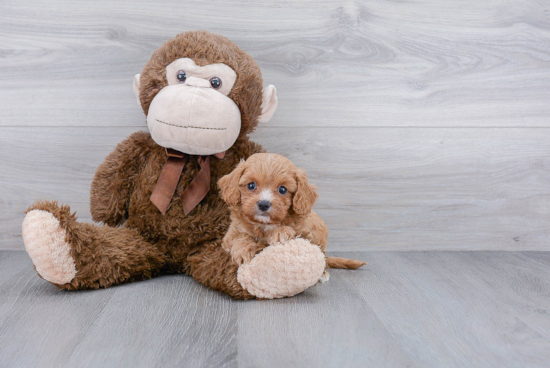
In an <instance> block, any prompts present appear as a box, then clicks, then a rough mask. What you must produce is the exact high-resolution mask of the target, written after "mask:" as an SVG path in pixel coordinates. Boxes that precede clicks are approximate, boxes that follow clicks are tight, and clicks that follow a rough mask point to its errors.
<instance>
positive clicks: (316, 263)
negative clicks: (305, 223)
mask: <svg viewBox="0 0 550 368" xmlns="http://www.w3.org/2000/svg"><path fill="white" fill-rule="evenodd" d="M288 265H291V266H292V267H291V268H290V269H289V268H288ZM266 269H267V270H269V271H270V272H264V270H266ZM324 271H325V257H324V254H323V253H321V252H319V247H318V246H317V245H314V244H311V243H310V242H309V241H308V240H306V239H302V238H297V239H292V240H290V241H287V242H285V243H276V244H273V245H271V246H269V247H267V248H265V249H264V250H262V251H261V252H260V253H259V254H258V255H257V256H256V257H254V258H253V259H252V261H251V262H250V263H246V264H243V265H242V266H241V267H239V271H238V276H237V277H238V281H239V282H240V283H241V284H242V285H243V286H244V288H245V289H246V290H248V291H249V292H250V293H252V294H254V295H256V296H257V297H258V298H265V299H274V298H283V297H287V296H293V295H296V294H298V293H300V292H302V291H303V290H304V285H307V287H309V286H313V285H315V284H316V283H317V281H319V279H320V278H321V276H322V275H323V272H324ZM280 274H285V275H287V276H286V277H287V280H288V282H281V281H280V279H279V276H278V275H280ZM326 277H327V279H328V274H327V276H326Z"/></svg>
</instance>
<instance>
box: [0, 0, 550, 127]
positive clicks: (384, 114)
mask: <svg viewBox="0 0 550 368" xmlns="http://www.w3.org/2000/svg"><path fill="white" fill-rule="evenodd" d="M1 7H2V8H1V11H0V14H1V15H0V25H1V26H0V48H1V49H2V50H3V51H2V53H1V54H0V56H1V59H0V62H1V68H0V71H1V72H0V109H1V110H2V112H3V114H2V115H3V117H2V119H1V120H0V125H3V126H21V125H29V126H43V125H54V126H59V125H63V126H65V125H75V126H90V125H92V126H96V125H101V126H113V125H115V126H120V125H133V126H135V125H140V126H142V125H144V119H143V118H142V116H141V113H140V110H139V108H138V107H137V106H136V104H135V98H134V97H133V95H132V88H131V84H132V78H133V76H134V74H136V73H139V72H140V71H141V69H142V68H143V65H144V64H145V62H146V61H147V59H148V58H149V56H150V54H151V53H152V52H153V51H154V50H155V49H156V48H157V47H158V46H159V45H160V44H161V43H162V42H164V41H165V40H166V39H168V38H170V37H173V36H174V35H175V34H177V33H180V32H182V31H186V30H193V29H203V28H207V29H209V30H211V31H213V32H217V33H222V34H224V35H226V36H227V37H229V38H230V39H232V40H234V41H235V42H237V44H239V45H240V46H241V47H242V48H244V49H245V50H246V51H247V52H249V53H250V54H251V55H252V56H253V57H255V58H256V59H257V60H258V62H259V63H260V65H261V67H262V68H263V71H264V76H265V80H266V83H273V84H275V85H276V86H277V87H278V88H279V96H280V109H279V111H278V113H277V115H276V117H275V119H274V120H273V121H272V122H271V123H270V126H295V125H296V124H300V125H302V126H304V125H307V126H335V125H336V126H545V127H546V126H548V115H549V113H550V104H548V101H549V100H550V89H549V88H548V85H549V83H550V63H549V62H548V61H549V60H550V49H549V47H548V45H549V43H550V21H549V18H548V14H549V12H550V3H548V2H547V1H541V0H526V1H521V2H519V3H518V2H517V1H514V0H499V1H491V2H479V1H475V0H468V1H460V2H444V3H442V2H438V1H426V0H424V1H400V2H387V1H384V0H376V1H369V2H366V1H338V0H321V1H317V0H311V1H300V2H288V1H267V2H257V3H250V2H247V1H242V0H232V1H225V0H216V1H209V2H208V3H207V4H205V3H204V2H202V1H186V3H185V6H182V5H181V3H180V2H177V1H165V0H164V1H155V2H154V3H151V2H150V1H145V0H141V1H121V2H116V3H114V2H111V1H107V0H103V1H93V2H91V1H89V2H70V1H61V2H51V1H45V0H32V1H25V2H20V1H3V2H2V5H1Z"/></svg>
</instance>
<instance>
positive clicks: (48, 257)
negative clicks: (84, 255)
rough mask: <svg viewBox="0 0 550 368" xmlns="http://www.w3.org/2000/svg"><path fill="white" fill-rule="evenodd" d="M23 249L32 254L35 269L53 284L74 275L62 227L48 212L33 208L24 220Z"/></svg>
mask: <svg viewBox="0 0 550 368" xmlns="http://www.w3.org/2000/svg"><path fill="white" fill-rule="evenodd" d="M23 234H24V242H25V249H26V250H27V253H29V254H30V255H31V258H32V260H33V263H34V268H35V269H36V272H38V274H40V275H41V276H42V277H43V278H44V279H45V280H47V281H49V282H52V283H54V284H64V283H67V282H70V281H71V280H72V279H73V278H74V276H75V275H76V267H75V264H74V259H73V258H72V256H71V246H70V245H69V244H67V242H66V241H65V235H66V233H65V231H64V230H63V229H62V228H61V227H60V226H59V220H58V219H57V218H55V216H54V215H52V214H51V213H50V212H47V211H42V210H33V211H31V212H29V214H28V215H27V216H26V217H25V220H24V221H23Z"/></svg>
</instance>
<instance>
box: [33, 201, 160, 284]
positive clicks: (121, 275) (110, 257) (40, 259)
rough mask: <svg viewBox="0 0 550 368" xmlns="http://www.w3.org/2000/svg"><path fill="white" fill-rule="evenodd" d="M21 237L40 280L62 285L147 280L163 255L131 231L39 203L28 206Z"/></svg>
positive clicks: (156, 270)
mask: <svg viewBox="0 0 550 368" xmlns="http://www.w3.org/2000/svg"><path fill="white" fill-rule="evenodd" d="M23 241H24V243H25V248H26V250H27V252H28V254H29V256H30V257H31V259H32V261H33V263H34V266H35V269H36V271H37V272H38V274H39V275H40V277H42V278H43V279H45V280H47V281H49V282H51V283H52V284H54V285H56V286H58V287H59V288H62V289H68V290H78V289H98V288H105V287H109V286H111V285H114V284H120V283H124V282H132V281H135V280H141V279H148V278H151V277H153V276H154V275H155V274H157V273H158V270H159V268H160V267H161V266H162V264H163V263H164V256H163V255H162V254H161V253H160V252H159V250H158V249H157V248H156V247H155V246H154V245H153V244H150V243H148V242H146V241H145V240H144V239H143V238H142V237H141V236H140V235H139V234H138V233H137V231H135V230H132V229H126V228H112V227H109V226H96V225H94V224H89V223H79V222H77V221H76V215H75V214H71V213H70V209H69V206H61V207H59V206H58V205H57V203H56V202H49V201H38V202H36V203H35V204H34V205H33V206H31V207H30V208H29V209H28V210H27V215H26V216H25V220H24V221H23Z"/></svg>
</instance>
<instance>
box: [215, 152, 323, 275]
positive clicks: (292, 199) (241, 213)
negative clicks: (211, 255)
mask: <svg viewBox="0 0 550 368" xmlns="http://www.w3.org/2000/svg"><path fill="white" fill-rule="evenodd" d="M250 184H253V186H254V189H250V188H249V185H250ZM218 186H219V187H220V190H221V194H222V198H223V199H224V200H225V201H226V202H227V204H229V205H230V209H231V226H230V228H229V231H228V232H227V234H226V235H225V237H224V239H223V247H224V249H225V250H227V251H228V252H230V253H231V256H232V258H233V260H234V261H235V262H236V263H238V264H241V263H242V262H243V261H244V262H247V263H248V262H250V260H251V259H252V258H253V257H254V255H255V254H256V253H257V251H258V250H261V249H263V247H265V245H267V244H275V243H280V242H286V241H288V240H290V239H293V238H295V237H296V236H299V237H303V238H306V239H308V240H310V241H311V242H312V243H313V244H316V245H318V246H319V247H321V250H322V251H323V252H324V251H325V249H326V246H327V238H328V229H327V226H326V225H325V223H324V222H323V220H322V219H321V217H319V215H318V214H317V213H315V212H314V211H312V210H311V209H312V207H313V204H314V203H315V201H316V199H317V197H318V196H317V191H316V188H315V187H314V186H313V185H311V184H310V183H309V182H308V179H307V175H306V173H305V172H304V171H303V170H300V169H298V168H297V167H296V166H295V165H294V164H293V163H292V162H291V161H290V160H289V159H287V158H286V157H283V156H281V155H278V154H274V153H257V154H255V155H253V156H251V157H250V158H248V160H246V161H244V162H241V163H240V164H239V166H237V168H236V169H235V170H234V171H233V172H232V173H231V174H229V175H227V176H224V177H223V178H221V179H220V181H219V182H218ZM280 188H284V190H285V191H286V192H285V193H284V194H281V193H280V192H279V190H280ZM261 203H266V204H268V205H269V208H268V209H267V210H265V211H263V210H261V209H260V207H259V206H260V204H261Z"/></svg>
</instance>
